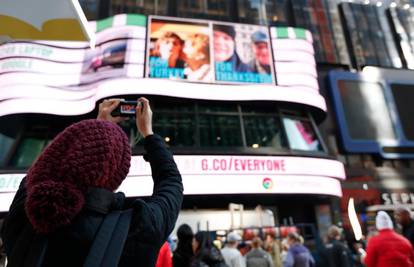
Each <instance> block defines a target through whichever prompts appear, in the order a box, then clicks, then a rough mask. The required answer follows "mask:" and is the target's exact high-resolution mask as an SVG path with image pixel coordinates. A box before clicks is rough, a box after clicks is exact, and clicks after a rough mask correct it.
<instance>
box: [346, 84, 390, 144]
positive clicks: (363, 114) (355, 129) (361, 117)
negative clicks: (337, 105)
mask: <svg viewBox="0 0 414 267" xmlns="http://www.w3.org/2000/svg"><path fill="white" fill-rule="evenodd" d="M338 88H339V93H340V97H341V102H342V105H343V108H344V114H345V120H346V125H347V128H348V131H349V135H350V136H351V138H353V139H357V140H381V139H392V140H394V139H395V138H396V137H395V132H394V127H393V124H392V121H391V116H390V113H389V111H388V107H387V103H386V101H385V96H384V89H383V88H382V86H381V85H380V84H379V83H368V82H357V81H345V80H340V81H338Z"/></svg>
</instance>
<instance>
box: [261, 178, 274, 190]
mask: <svg viewBox="0 0 414 267" xmlns="http://www.w3.org/2000/svg"><path fill="white" fill-rule="evenodd" d="M263 187H264V188H265V189H272V188H273V181H272V179H270V178H264V179H263Z"/></svg>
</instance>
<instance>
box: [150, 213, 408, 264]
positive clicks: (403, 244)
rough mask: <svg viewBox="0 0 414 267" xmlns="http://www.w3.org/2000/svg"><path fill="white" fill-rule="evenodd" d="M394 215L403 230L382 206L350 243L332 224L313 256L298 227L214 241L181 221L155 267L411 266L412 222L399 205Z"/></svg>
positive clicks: (229, 235)
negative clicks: (283, 233)
mask: <svg viewBox="0 0 414 267" xmlns="http://www.w3.org/2000/svg"><path fill="white" fill-rule="evenodd" d="M394 214H395V221H396V222H397V224H398V225H399V226H400V227H401V229H402V234H398V233H397V232H396V231H394V224H393V221H392V219H391V217H390V216H389V215H388V214H387V213H386V212H384V211H380V212H378V214H377V216H376V231H375V233H371V234H370V236H369V237H368V242H359V243H355V244H358V245H356V246H354V247H351V246H348V243H347V242H346V241H345V238H344V235H343V232H342V229H341V228H339V227H337V226H335V225H333V226H331V227H330V228H329V230H328V232H327V235H326V239H325V242H324V246H323V249H322V251H318V252H316V254H317V257H318V259H317V260H315V258H314V256H313V255H312V253H311V252H310V250H309V249H308V248H307V247H306V246H305V245H304V239H303V237H302V236H301V235H299V234H298V233H296V232H290V233H288V235H287V237H286V238H284V239H281V240H280V239H277V238H275V236H274V235H272V234H264V239H262V238H261V234H259V233H260V232H258V235H256V236H255V237H253V238H252V239H250V240H243V238H242V236H241V235H239V234H238V232H236V231H233V232H230V233H228V234H227V236H226V237H225V238H223V239H221V238H216V240H213V234H212V233H209V232H205V231H201V232H197V233H196V234H193V231H192V229H191V227H190V226H189V225H187V224H183V225H181V226H180V227H179V228H178V230H177V243H176V244H177V245H175V243H174V242H171V246H170V247H171V248H173V249H170V251H169V255H170V260H169V262H166V261H162V263H161V261H159V263H158V265H157V267H312V266H321V267H324V266H326V267H353V266H355V267H362V266H367V267H392V266H398V267H414V250H413V245H412V243H413V242H414V221H413V219H412V218H411V214H410V211H409V210H408V209H404V208H400V209H397V210H396V211H395V213H394ZM175 247H176V248H175ZM174 248H175V249H174ZM160 258H161V256H160Z"/></svg>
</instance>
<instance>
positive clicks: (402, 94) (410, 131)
mask: <svg viewBox="0 0 414 267" xmlns="http://www.w3.org/2000/svg"><path fill="white" fill-rule="evenodd" d="M391 91H392V94H393V96H394V100H395V104H396V106H397V112H398V117H399V118H400V122H401V126H402V129H403V131H404V135H405V137H406V138H407V139H410V140H414V123H413V119H412V116H413V114H414V105H413V103H412V102H413V99H414V85H413V84H391Z"/></svg>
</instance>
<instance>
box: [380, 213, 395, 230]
mask: <svg viewBox="0 0 414 267" xmlns="http://www.w3.org/2000/svg"><path fill="white" fill-rule="evenodd" d="M375 224H376V226H377V229H378V231H379V230H383V229H394V225H393V223H392V220H391V218H390V216H389V215H388V214H387V213H386V212H385V211H379V212H378V213H377V217H376V218H375Z"/></svg>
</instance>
